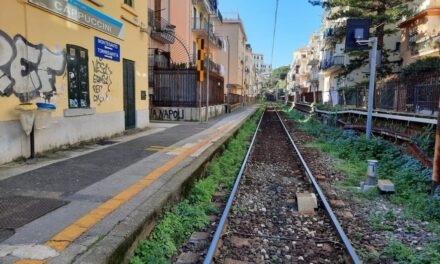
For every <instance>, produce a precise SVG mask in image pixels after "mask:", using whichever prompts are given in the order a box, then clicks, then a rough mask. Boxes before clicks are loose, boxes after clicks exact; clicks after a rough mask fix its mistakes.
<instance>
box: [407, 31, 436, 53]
mask: <svg viewBox="0 0 440 264" xmlns="http://www.w3.org/2000/svg"><path fill="white" fill-rule="evenodd" d="M409 45H410V50H411V55H412V56H417V57H421V56H428V55H430V54H432V53H436V52H439V51H440V33H437V34H434V35H431V36H424V37H422V38H419V37H418V35H413V36H412V38H409Z"/></svg>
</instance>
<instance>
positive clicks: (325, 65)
mask: <svg viewBox="0 0 440 264" xmlns="http://www.w3.org/2000/svg"><path fill="white" fill-rule="evenodd" d="M344 64H345V56H344V55H338V56H333V57H330V58H327V59H325V60H323V61H321V69H322V70H328V69H330V68H332V67H335V66H342V65H344Z"/></svg>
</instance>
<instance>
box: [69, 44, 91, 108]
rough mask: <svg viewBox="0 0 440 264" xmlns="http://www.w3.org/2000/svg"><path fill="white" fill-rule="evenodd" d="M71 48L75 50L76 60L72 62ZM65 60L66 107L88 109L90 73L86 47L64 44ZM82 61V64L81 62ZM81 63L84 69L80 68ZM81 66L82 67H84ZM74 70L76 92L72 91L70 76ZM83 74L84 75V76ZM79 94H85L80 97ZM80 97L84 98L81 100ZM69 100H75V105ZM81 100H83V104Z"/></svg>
mask: <svg viewBox="0 0 440 264" xmlns="http://www.w3.org/2000/svg"><path fill="white" fill-rule="evenodd" d="M71 49H74V50H75V59H76V61H75V62H74V63H73V62H72V60H71V59H70V58H71V57H72V56H73V55H72V53H71ZM82 52H84V54H85V55H84V58H82V57H81V54H82ZM66 61H67V66H66V68H67V99H68V102H67V104H68V108H69V109H89V108H90V79H89V77H90V75H89V51H88V49H86V48H84V47H81V46H78V45H73V44H67V45H66ZM82 63H83V64H82ZM81 65H83V66H85V67H84V68H85V69H86V70H85V71H82V70H81V67H80V66H81ZM84 68H83V69H84ZM73 70H75V73H76V76H75V81H76V82H77V86H76V89H77V90H76V92H75V93H72V91H73V90H74V89H73V88H72V85H73V81H72V79H73V78H71V76H70V73H71V72H72V71H73ZM84 75H85V77H84ZM83 81H84V82H85V87H83V86H82V82H83ZM81 94H86V96H84V97H85V98H84V97H81ZM81 99H83V100H84V99H85V101H82V100H81ZM71 100H76V101H77V105H74V104H72V103H71ZM82 102H85V104H84V105H83V104H82Z"/></svg>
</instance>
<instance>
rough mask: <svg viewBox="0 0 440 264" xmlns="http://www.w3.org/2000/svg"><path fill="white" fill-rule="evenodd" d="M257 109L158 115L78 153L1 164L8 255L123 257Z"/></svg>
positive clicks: (0, 217) (2, 235) (2, 254)
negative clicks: (162, 118)
mask: <svg viewBox="0 0 440 264" xmlns="http://www.w3.org/2000/svg"><path fill="white" fill-rule="evenodd" d="M256 110H257V107H256V106H250V107H245V108H242V109H239V110H237V111H235V112H233V113H232V114H229V115H224V116H221V117H217V118H215V119H212V120H210V121H209V122H208V123H195V122H193V123H189V122H188V123H187V122H185V123H154V124H153V125H152V128H151V129H150V130H148V131H146V132H142V133H140V134H138V135H131V136H128V137H121V138H117V139H114V140H108V141H106V142H103V143H104V144H103V145H105V146H100V147H96V148H93V149H87V150H82V151H81V153H75V154H74V155H71V156H70V157H66V158H62V159H57V160H55V161H49V162H44V163H41V164H31V165H26V166H22V167H19V168H18V167H17V168H5V167H2V168H0V209H1V210H0V263H5V264H9V263H19V264H26V263H31V264H39V263H119V262H121V261H123V260H124V258H125V256H126V255H127V254H126V252H127V251H129V250H130V249H131V245H132V244H133V243H134V242H135V241H136V240H137V239H139V238H140V237H142V233H143V232H146V231H148V230H149V229H151V228H152V226H153V225H154V221H155V218H156V217H157V215H158V214H159V212H160V211H161V209H162V208H163V206H165V205H166V204H168V203H169V202H171V201H173V200H176V199H177V198H178V197H179V196H180V195H181V194H182V193H183V192H184V190H185V188H186V187H187V184H188V183H190V182H191V180H193V179H192V176H193V175H194V174H195V173H197V171H200V170H201V169H202V168H203V165H204V163H206V161H207V160H208V159H210V157H211V156H212V155H213V154H214V153H215V152H216V151H217V149H218V148H219V147H220V146H221V145H223V144H224V143H225V142H226V141H227V140H228V138H229V137H231V136H232V135H233V134H234V132H235V131H236V130H237V129H238V128H239V127H240V126H241V124H243V123H244V122H245V121H246V120H247V118H248V117H249V116H251V115H252V114H253V113H254V112H255V111H256Z"/></svg>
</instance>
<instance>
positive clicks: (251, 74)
mask: <svg viewBox="0 0 440 264" xmlns="http://www.w3.org/2000/svg"><path fill="white" fill-rule="evenodd" d="M245 64H246V68H245V72H246V76H245V77H246V79H245V80H246V81H245V83H246V84H247V90H248V91H247V96H248V97H249V100H250V101H252V100H253V99H254V98H255V97H257V95H258V84H257V70H256V68H255V60H254V53H253V52H252V46H251V44H246V57H245Z"/></svg>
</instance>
